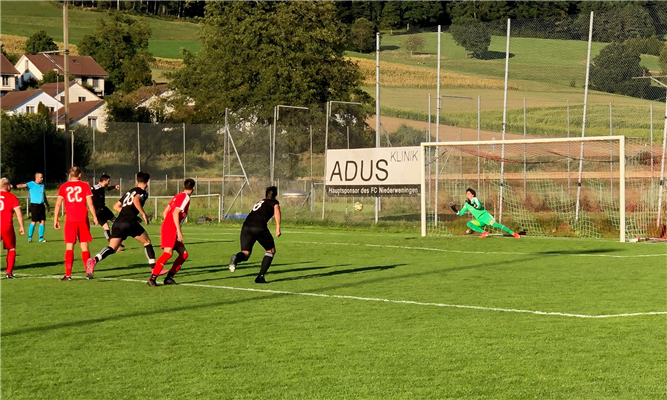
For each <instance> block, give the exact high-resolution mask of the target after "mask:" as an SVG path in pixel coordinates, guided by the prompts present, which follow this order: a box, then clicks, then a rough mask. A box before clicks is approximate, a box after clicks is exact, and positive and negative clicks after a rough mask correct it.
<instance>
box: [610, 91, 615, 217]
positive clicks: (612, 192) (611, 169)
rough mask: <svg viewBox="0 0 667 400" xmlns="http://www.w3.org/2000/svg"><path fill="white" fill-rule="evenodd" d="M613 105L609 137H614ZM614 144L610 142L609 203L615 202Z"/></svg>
mask: <svg viewBox="0 0 667 400" xmlns="http://www.w3.org/2000/svg"><path fill="white" fill-rule="evenodd" d="M611 107H612V106H611V103H609V136H614V128H613V126H612V117H611ZM613 161H614V143H613V142H609V195H610V196H611V197H610V198H609V201H610V202H612V204H613V201H614V164H613Z"/></svg>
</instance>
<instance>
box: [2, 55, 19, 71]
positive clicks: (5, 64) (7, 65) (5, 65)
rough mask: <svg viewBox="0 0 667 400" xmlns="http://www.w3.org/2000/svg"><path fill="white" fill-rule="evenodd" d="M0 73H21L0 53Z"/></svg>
mask: <svg viewBox="0 0 667 400" xmlns="http://www.w3.org/2000/svg"><path fill="white" fill-rule="evenodd" d="M0 73H1V74H2V75H20V74H21V73H20V72H19V71H18V70H17V69H16V68H15V67H14V66H13V65H12V63H11V61H9V60H8V59H7V57H5V55H4V54H0Z"/></svg>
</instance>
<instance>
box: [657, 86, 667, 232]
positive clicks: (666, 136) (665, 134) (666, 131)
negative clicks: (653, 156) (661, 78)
mask: <svg viewBox="0 0 667 400" xmlns="http://www.w3.org/2000/svg"><path fill="white" fill-rule="evenodd" d="M665 87H666V88H667V86H665ZM666 94H667V93H666ZM664 121H665V123H664V126H663V129H662V161H661V162H660V187H659V188H658V218H657V220H656V226H657V227H658V228H659V227H660V221H661V219H662V192H663V190H665V155H666V153H665V151H666V149H667V96H665V120H664Z"/></svg>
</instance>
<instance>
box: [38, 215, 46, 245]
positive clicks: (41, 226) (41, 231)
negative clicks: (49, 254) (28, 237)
mask: <svg viewBox="0 0 667 400" xmlns="http://www.w3.org/2000/svg"><path fill="white" fill-rule="evenodd" d="M45 224H46V220H41V221H39V242H40V243H44V242H46V240H44V229H45V227H46V226H45Z"/></svg>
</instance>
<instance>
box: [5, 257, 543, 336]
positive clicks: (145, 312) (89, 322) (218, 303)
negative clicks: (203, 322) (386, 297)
mask: <svg viewBox="0 0 667 400" xmlns="http://www.w3.org/2000/svg"><path fill="white" fill-rule="evenodd" d="M541 258H542V256H537V257H519V258H518V259H517V260H515V262H529V261H534V260H540V259H541ZM508 262H510V261H508V260H501V261H498V262H495V263H493V262H483V263H479V264H473V265H467V266H460V267H455V268H442V269H433V270H429V271H424V272H420V273H407V274H400V275H392V276H384V277H377V278H372V279H365V280H360V281H357V282H347V283H344V284H339V285H332V286H326V287H319V288H316V289H312V290H302V291H300V293H325V292H326V291H329V290H336V289H346V288H351V287H355V286H363V285H368V284H373V283H380V282H387V281H392V280H400V279H406V278H419V277H424V276H428V275H435V274H446V273H447V272H454V271H463V270H469V269H478V268H490V267H494V266H499V267H503V266H505V265H507V263H508ZM393 267H395V266H392V267H391V268H393ZM385 269H387V268H386V266H385ZM108 282H114V281H108ZM185 283H187V282H185ZM267 286H270V285H263V286H261V289H268V287H267ZM159 287H163V286H159ZM169 287H170V286H166V287H164V288H169ZM150 290H155V289H150ZM157 290H160V289H157ZM162 290H169V289H162ZM295 294H296V293H295ZM295 294H292V293H270V294H262V295H260V296H253V297H248V298H244V299H233V300H224V301H216V302H209V303H204V304H195V305H184V306H179V307H167V308H163V309H157V310H155V309H151V310H141V311H134V312H129V313H122V314H116V315H110V316H107V317H99V318H89V319H82V320H78V321H71V322H61V323H56V324H49V325H42V326H34V327H26V328H22V329H16V330H9V331H6V330H4V331H3V332H2V334H1V335H0V336H1V337H3V338H6V337H10V336H18V335H22V334H24V333H33V332H46V331H53V330H58V329H63V328H71V327H84V326H89V325H95V324H99V323H104V322H109V321H120V320H124V319H128V318H145V317H146V316H149V315H150V316H153V315H160V314H172V313H175V312H180V311H192V310H201V309H206V308H215V307H221V306H231V305H236V304H242V303H249V302H254V301H263V300H271V299H275V298H280V297H286V296H294V295H295Z"/></svg>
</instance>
